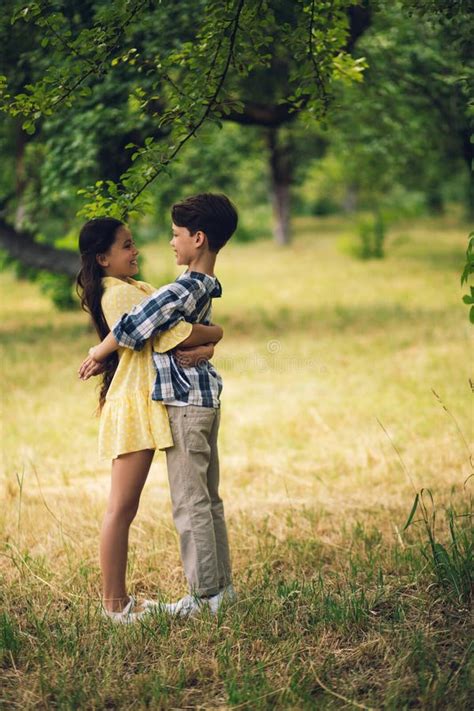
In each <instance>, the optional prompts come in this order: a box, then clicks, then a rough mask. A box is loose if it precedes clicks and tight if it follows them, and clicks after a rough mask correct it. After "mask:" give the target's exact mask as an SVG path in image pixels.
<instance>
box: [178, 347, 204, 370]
mask: <svg viewBox="0 0 474 711" xmlns="http://www.w3.org/2000/svg"><path fill="white" fill-rule="evenodd" d="M213 355H214V344H213V343H206V344H205V345H203V346H194V347H193V348H176V350H175V351H174V357H175V358H176V361H177V363H178V365H180V366H181V367H182V368H192V367H193V366H195V365H201V364H202V363H203V361H206V360H211V358H212V357H213Z"/></svg>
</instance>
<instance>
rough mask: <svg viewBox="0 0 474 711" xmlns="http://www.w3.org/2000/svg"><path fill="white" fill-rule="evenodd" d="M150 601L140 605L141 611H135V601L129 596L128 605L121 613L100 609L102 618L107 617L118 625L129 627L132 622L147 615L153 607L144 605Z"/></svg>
mask: <svg viewBox="0 0 474 711" xmlns="http://www.w3.org/2000/svg"><path fill="white" fill-rule="evenodd" d="M150 602H151V600H145V602H144V603H143V605H141V607H142V609H141V610H135V607H136V604H137V601H136V600H135V598H134V597H132V596H131V595H130V596H129V599H128V603H127V604H126V605H125V607H124V608H123V610H122V611H121V612H111V611H110V610H106V609H105V607H102V616H103V617H107V619H109V620H111V621H112V622H114V623H116V624H119V625H130V624H132V623H133V622H137V621H138V620H141V619H142V618H143V617H144V616H145V615H147V614H149V613H150V612H151V610H152V609H154V606H153V607H151V606H150V605H147V604H146V603H150ZM134 610H135V611H134Z"/></svg>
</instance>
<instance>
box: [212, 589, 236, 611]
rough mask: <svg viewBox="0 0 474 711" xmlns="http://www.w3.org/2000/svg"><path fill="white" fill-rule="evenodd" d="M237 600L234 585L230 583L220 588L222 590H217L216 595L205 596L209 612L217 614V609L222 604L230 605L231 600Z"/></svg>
mask: <svg viewBox="0 0 474 711" xmlns="http://www.w3.org/2000/svg"><path fill="white" fill-rule="evenodd" d="M236 600H237V593H236V592H235V589H234V586H233V585H232V583H231V584H230V585H226V586H225V588H222V590H219V592H218V593H217V595H213V596H212V597H208V598H207V603H208V605H209V609H210V610H211V613H212V614H213V615H217V613H218V611H219V609H220V608H221V607H222V605H230V604H231V603H232V602H235V601H236Z"/></svg>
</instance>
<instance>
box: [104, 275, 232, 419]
mask: <svg viewBox="0 0 474 711" xmlns="http://www.w3.org/2000/svg"><path fill="white" fill-rule="evenodd" d="M221 294H222V288H221V285H220V283H219V281H218V280H217V279H216V278H215V277H211V276H209V275H208V274H202V273H201V272H184V274H181V276H179V277H178V278H177V279H176V281H174V282H173V283H172V284H168V285H167V286H163V287H162V288H161V289H158V291H155V293H154V294H152V295H151V296H149V297H148V299H145V300H144V301H142V302H141V303H140V304H138V306H135V307H134V308H133V309H132V311H130V313H129V314H124V315H123V316H122V318H121V319H120V320H119V321H118V322H117V323H116V324H115V326H114V327H113V329H112V330H113V333H114V336H115V338H116V339H117V342H118V344H119V345H120V346H125V347H126V348H133V350H136V351H139V350H142V348H143V347H144V345H145V342H146V341H147V340H148V339H149V338H151V337H152V336H153V335H155V334H156V333H158V332H160V331H167V330H168V329H170V328H172V327H173V326H174V325H175V324H176V323H178V321H182V320H185V321H189V322H190V323H204V324H207V325H208V324H210V322H211V308H212V299H213V298H217V297H219V296H221ZM153 362H154V364H155V368H156V382H155V387H154V389H153V394H152V398H153V400H162V401H163V402H164V403H167V402H176V401H178V402H182V403H186V404H188V405H200V406H201V407H219V396H220V393H221V391H222V379H221V377H220V375H219V374H218V373H217V371H216V370H215V368H214V367H213V366H212V365H211V363H209V362H208V361H205V362H204V363H203V364H202V365H198V366H194V367H192V368H182V367H181V366H180V365H178V363H177V362H176V360H175V358H174V357H173V354H168V353H156V352H155V351H154V352H153Z"/></svg>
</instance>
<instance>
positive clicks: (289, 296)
mask: <svg viewBox="0 0 474 711" xmlns="http://www.w3.org/2000/svg"><path fill="white" fill-rule="evenodd" d="M294 229H295V239H294V243H293V244H292V246H291V247H289V248H287V249H281V248H277V247H276V246H274V245H273V243H272V242H270V241H259V242H253V243H248V244H239V243H235V244H229V246H228V247H226V249H225V250H224V251H223V252H222V254H221V255H220V257H219V268H218V276H219V278H220V280H221V282H222V284H223V298H222V300H216V301H215V303H214V320H215V321H216V322H217V323H220V324H221V325H222V326H223V327H224V331H225V335H224V339H223V341H222V342H221V344H219V346H218V348H217V350H216V357H215V361H214V362H215V365H216V366H217V367H218V368H219V369H220V371H221V373H222V375H223V378H224V392H223V402H222V430H221V467H222V493H223V498H224V501H225V504H226V512H227V517H228V522H229V528H230V536H231V547H232V553H233V564H234V571H235V586H236V589H237V592H238V595H239V598H238V602H237V603H235V604H234V605H232V606H231V607H229V608H228V609H226V610H224V611H223V612H222V614H219V616H218V617H217V618H213V617H211V616H208V615H203V616H202V617H200V618H197V619H195V620H191V621H180V620H172V621H170V620H169V619H166V618H165V617H163V616H161V615H156V616H151V617H150V618H149V619H147V621H146V622H143V623H140V624H137V625H135V626H131V627H120V628H118V627H113V626H111V625H110V624H109V623H108V622H107V621H104V620H103V619H102V618H101V617H100V614H99V601H100V575H99V567H98V551H97V548H98V537H99V529H100V523H101V517H102V514H103V511H104V507H105V504H106V497H107V494H108V486H109V464H108V463H107V462H105V463H104V462H100V461H98V459H97V431H98V419H97V417H96V415H95V408H96V401H97V389H96V383H94V382H93V381H88V382H87V383H83V382H81V381H79V380H78V378H77V374H76V371H77V368H78V366H79V364H80V362H81V360H82V359H83V357H84V356H85V355H86V353H87V349H88V347H89V346H90V345H92V344H93V343H95V342H96V338H95V335H94V333H93V332H92V331H91V329H90V326H89V325H88V322H87V317H86V315H85V314H83V313H81V312H80V311H79V310H76V311H72V312H59V311H57V310H55V308H54V307H53V306H52V305H51V303H50V301H49V300H48V298H47V297H46V296H45V295H43V294H42V293H41V292H40V290H39V287H38V286H37V285H36V284H34V283H30V282H27V281H18V280H16V279H15V278H14V276H13V274H11V273H9V272H4V273H2V274H1V275H0V299H1V303H2V319H1V323H0V330H1V339H2V348H3V353H2V385H1V387H2V408H3V412H2V442H3V470H4V471H3V475H2V502H3V505H2V508H1V513H0V527H1V533H2V547H1V557H0V576H1V585H0V595H1V607H0V645H1V649H0V705H1V707H2V708H5V709H16V708H18V709H22V710H23V709H30V708H45V709H146V708H149V709H191V708H192V709H195V708H196V709H199V708H203V709H204V708H206V709H207V708H215V709H250V710H252V711H253V710H254V709H346V708H347V709H350V708H363V709H366V708H372V709H381V708H383V709H393V710H397V711H398V710H399V709H412V708H421V709H456V710H457V711H460V709H467V708H469V706H470V703H472V698H471V700H470V699H469V692H470V689H472V646H470V644H471V645H472V642H471V641H470V640H471V639H472V626H471V625H470V614H471V613H470V599H471V598H470V595H471V585H472V567H473V566H472V562H473V538H472V519H471V513H472V509H471V492H472V483H473V481H474V478H470V477H472V473H473V468H472V456H471V458H470V451H472V449H471V450H470V447H472V434H473V427H472V425H473V410H472V400H471V398H472V381H471V380H470V376H472V373H471V372H470V371H471V367H472V354H473V348H472V346H473V342H472V330H471V329H472V326H470V324H469V321H468V315H467V307H466V306H465V305H464V304H463V303H462V300H461V299H462V295H463V293H465V292H466V291H467V290H466V289H465V288H461V286H460V282H459V276H460V273H461V271H462V267H463V263H464V252H465V248H466V235H467V233H468V231H469V230H468V228H467V226H466V225H463V224H460V223H459V221H458V220H457V219H455V217H451V216H447V217H445V218H439V219H436V220H435V219H428V218H426V219H417V220H416V221H411V222H410V221H407V222H405V223H400V224H399V225H398V226H397V227H396V228H393V229H392V231H391V232H390V235H389V238H388V242H387V256H386V258H385V259H383V260H371V261H358V260H356V259H354V258H353V257H351V256H348V255H347V254H345V253H343V252H341V251H340V249H339V247H338V245H339V244H340V242H341V240H344V239H346V238H347V236H349V235H350V234H351V233H352V232H353V230H354V228H353V225H352V224H351V222H350V221H349V220H348V219H341V218H339V217H338V218H335V217H334V218H324V219H323V218H320V219H317V218H299V219H297V220H295V225H294ZM164 237H165V236H163V239H162V240H161V241H158V242H157V243H155V244H148V245H146V246H144V247H143V249H142V256H143V259H144V264H143V274H144V278H146V279H147V281H150V282H151V283H153V284H155V285H156V286H157V287H158V286H160V285H161V284H163V283H166V282H167V281H169V280H171V279H173V278H174V277H175V276H176V275H177V274H178V271H177V270H176V267H175V266H174V263H173V259H172V254H171V251H170V250H169V248H168V247H167V242H166V239H165V238H164ZM470 361H471V362H470ZM470 440H471V441H470ZM420 492H422V493H421V494H420ZM416 494H418V495H419V496H418V499H417V506H416V510H415V511H413V510H412V506H413V504H414V501H415V496H416ZM410 512H412V515H410ZM407 522H409V524H410V525H408V527H405V524H406V523H407ZM130 542H131V546H130V559H129V581H130V591H131V592H134V593H136V594H138V595H145V596H147V597H156V596H161V597H163V598H164V599H167V600H170V599H174V598H176V597H177V596H180V595H181V594H183V593H184V592H185V584H184V578H183V575H182V571H181V566H180V561H179V554H178V544H177V536H176V534H175V531H174V527H173V523H172V518H171V512H170V502H169V495H168V488H167V480H166V470H165V463H164V459H163V456H162V455H159V454H157V455H156V457H155V461H154V463H153V466H152V470H151V472H150V476H149V479H148V482H147V484H146V487H145V489H144V492H143V495H142V501H141V505H140V510H139V513H138V515H137V518H136V520H135V522H134V524H133V526H132V530H131V541H130Z"/></svg>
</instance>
